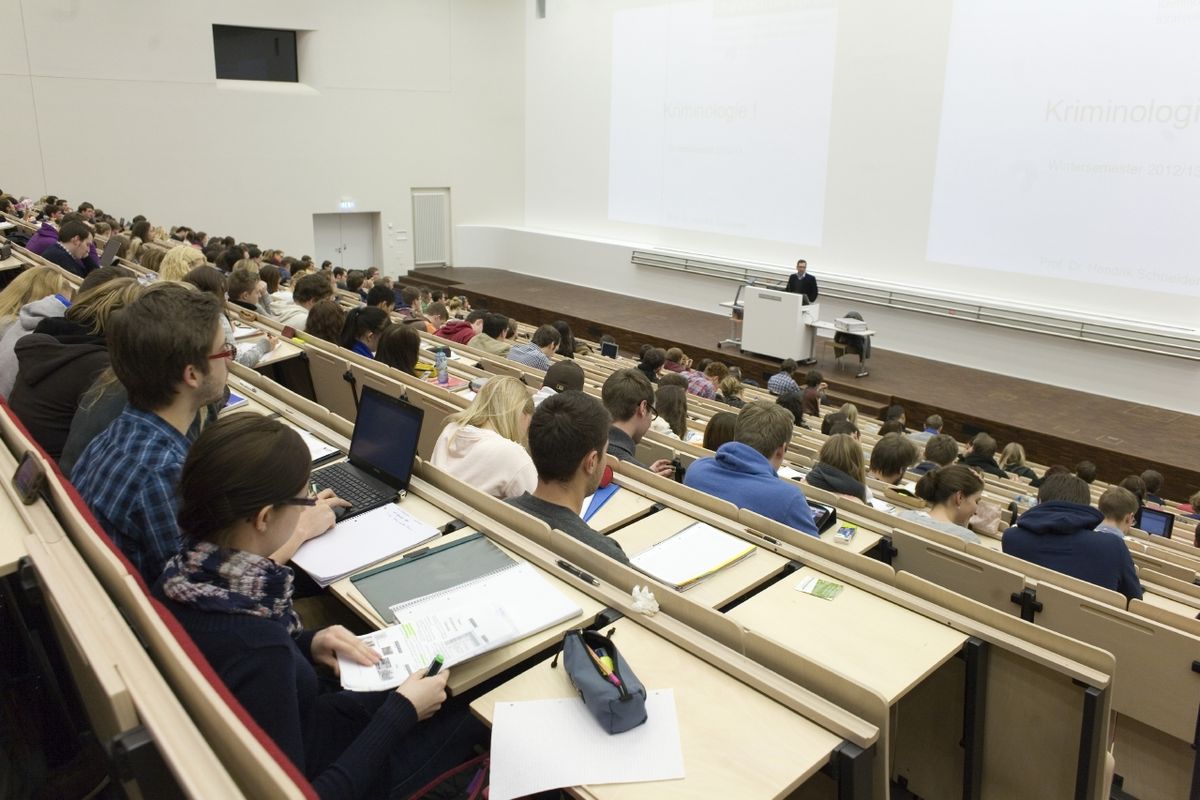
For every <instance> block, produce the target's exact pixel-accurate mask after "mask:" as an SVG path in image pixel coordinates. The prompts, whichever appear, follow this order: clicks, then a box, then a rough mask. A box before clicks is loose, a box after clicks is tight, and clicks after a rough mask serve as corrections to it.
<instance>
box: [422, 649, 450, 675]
mask: <svg viewBox="0 0 1200 800" xmlns="http://www.w3.org/2000/svg"><path fill="white" fill-rule="evenodd" d="M444 663H446V659H444V658H442V654H441V653H438V654H437V655H436V656H434V657H433V661H430V662H429V669H427V670H425V677H426V678H432V677H433V676H434V675H437V674H438V673H439V672H441V671H442V664H444Z"/></svg>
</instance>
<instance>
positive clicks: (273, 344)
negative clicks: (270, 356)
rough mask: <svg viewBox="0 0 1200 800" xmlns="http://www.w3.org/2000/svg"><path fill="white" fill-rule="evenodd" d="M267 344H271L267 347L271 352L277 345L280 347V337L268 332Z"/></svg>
mask: <svg viewBox="0 0 1200 800" xmlns="http://www.w3.org/2000/svg"><path fill="white" fill-rule="evenodd" d="M267 344H268V345H270V346H269V347H267V352H268V353H269V352H271V351H272V350H274V349H275V348H276V347H279V337H278V336H276V335H275V334H273V333H268V334H267Z"/></svg>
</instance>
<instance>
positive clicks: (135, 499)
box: [71, 283, 233, 583]
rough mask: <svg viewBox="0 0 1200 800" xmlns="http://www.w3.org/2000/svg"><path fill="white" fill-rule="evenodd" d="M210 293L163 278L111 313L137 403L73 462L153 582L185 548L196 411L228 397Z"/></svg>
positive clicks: (119, 369)
mask: <svg viewBox="0 0 1200 800" xmlns="http://www.w3.org/2000/svg"><path fill="white" fill-rule="evenodd" d="M221 314H222V307H221V305H220V303H218V302H217V300H216V298H214V297H213V296H212V295H210V294H206V293H204V292H197V291H193V290H191V289H188V288H187V287H184V286H182V285H180V284H175V283H164V284H162V285H159V286H155V287H154V288H153V289H152V290H150V291H147V292H146V293H145V294H143V295H142V296H141V297H140V298H138V299H137V300H136V301H135V302H133V303H131V304H130V305H129V306H128V307H126V308H125V309H124V310H122V311H121V312H120V313H118V314H115V315H113V318H112V320H111V321H110V322H109V329H110V330H109V335H108V342H109V350H110V355H111V358H112V368H113V372H114V373H115V374H116V376H117V378H118V379H119V380H120V381H121V384H122V385H123V386H124V387H125V390H126V392H127V393H128V397H129V403H128V405H127V406H126V407H125V410H124V411H122V412H121V415H120V416H119V417H117V419H116V420H115V421H113V423H112V424H111V425H109V426H108V428H106V429H105V430H104V432H103V433H101V434H100V435H99V436H97V437H96V438H95V439H93V440H92V442H91V444H89V445H88V446H87V449H85V450H84V451H83V454H82V455H81V456H80V457H79V461H78V462H77V463H76V464H75V468H74V469H73V470H72V471H71V482H72V483H74V484H75V488H76V489H78V490H79V494H80V495H81V496H82V497H83V499H84V501H85V502H86V503H87V504H88V507H89V508H90V509H91V510H92V514H94V515H95V517H96V520H97V521H98V522H99V523H100V525H101V526H102V527H103V528H104V530H105V532H106V533H107V534H108V535H109V537H110V538H111V539H112V541H113V544H115V545H116V546H117V547H118V548H120V550H121V551H122V552H123V553H124V554H125V555H126V557H128V558H129V560H130V561H131V562H132V563H133V566H134V567H135V568H136V569H137V570H138V571H139V572H141V574H142V577H143V578H145V579H146V582H147V583H153V582H154V580H155V579H157V578H158V576H159V574H160V573H161V572H162V568H163V565H164V564H165V563H166V561H167V559H168V558H170V557H171V556H173V555H175V553H177V552H178V551H179V536H178V533H177V531H176V528H175V510H176V504H175V503H176V495H175V489H176V487H177V484H178V478H179V471H180V470H181V469H182V468H183V461H184V458H186V456H187V451H188V446H189V441H188V438H187V435H186V434H187V431H188V429H189V428H190V427H191V425H192V423H193V421H194V420H195V418H196V414H197V412H198V411H199V410H200V409H201V408H202V407H203V406H205V405H207V404H209V403H214V402H217V401H219V400H221V399H223V398H224V395H225V380H226V376H227V375H228V366H227V364H228V361H229V360H230V359H232V358H233V346H232V345H231V344H230V343H229V342H227V341H226V339H225V333H224V331H223V330H222V328H221V324H220V317H221Z"/></svg>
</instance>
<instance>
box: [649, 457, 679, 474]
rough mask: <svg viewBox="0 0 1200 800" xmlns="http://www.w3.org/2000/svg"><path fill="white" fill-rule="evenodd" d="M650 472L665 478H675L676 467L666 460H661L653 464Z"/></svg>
mask: <svg viewBox="0 0 1200 800" xmlns="http://www.w3.org/2000/svg"><path fill="white" fill-rule="evenodd" d="M650 471H651V472H657V473H658V474H659V475H662V476H663V477H664V478H674V477H675V465H674V464H672V463H671V462H670V461H668V460H667V459H665V458H660V459H659V460H658V461H655V462H654V463H653V464H651V465H650Z"/></svg>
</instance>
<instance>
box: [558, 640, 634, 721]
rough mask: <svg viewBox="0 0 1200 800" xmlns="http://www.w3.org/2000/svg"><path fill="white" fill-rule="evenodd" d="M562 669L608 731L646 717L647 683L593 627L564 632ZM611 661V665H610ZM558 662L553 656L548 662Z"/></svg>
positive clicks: (594, 715)
mask: <svg viewBox="0 0 1200 800" xmlns="http://www.w3.org/2000/svg"><path fill="white" fill-rule="evenodd" d="M562 660H563V669H565V670H566V671H567V677H568V678H569V679H570V680H571V684H572V685H573V686H574V687H575V688H576V690H578V692H579V696H580V697H581V698H582V699H583V704H584V705H585V706H587V709H588V711H590V712H592V716H593V717H595V718H596V722H598V723H600V727H601V728H603V729H604V730H606V731H607V732H609V733H624V732H625V731H627V730H630V729H632V728H636V727H637V726H638V725H641V724H642V723H643V722H645V721H646V687H644V686H642V682H641V681H639V680H638V677H637V676H636V675H634V674H633V670H632V669H631V668H630V667H629V664H628V662H626V661H625V659H624V658H622V657H621V653H620V652H619V651H618V650H617V648H616V646H615V645H614V644H613V642H612V631H609V635H608V636H605V635H604V634H602V633H598V632H596V631H584V630H573V631H567V632H566V633H565V634H564V635H563V643H562ZM610 662H611V667H610V666H609V664H610ZM557 663H558V657H557V656H556V657H555V659H554V661H552V662H551V664H550V666H551V667H554V666H556V665H557Z"/></svg>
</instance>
